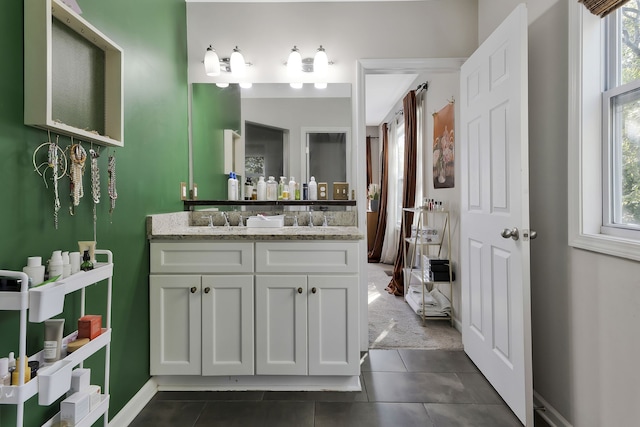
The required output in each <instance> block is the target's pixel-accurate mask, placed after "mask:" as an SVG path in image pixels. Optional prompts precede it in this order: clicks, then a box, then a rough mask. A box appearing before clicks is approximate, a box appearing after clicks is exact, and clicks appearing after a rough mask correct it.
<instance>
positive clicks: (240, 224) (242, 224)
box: [238, 214, 244, 227]
mask: <svg viewBox="0 0 640 427" xmlns="http://www.w3.org/2000/svg"><path fill="white" fill-rule="evenodd" d="M238 227H244V219H243V218H242V214H241V215H240V221H238Z"/></svg>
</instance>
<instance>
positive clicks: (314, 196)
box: [309, 176, 318, 200]
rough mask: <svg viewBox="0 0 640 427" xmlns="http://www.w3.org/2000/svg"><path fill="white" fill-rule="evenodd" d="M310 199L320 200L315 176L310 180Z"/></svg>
mask: <svg viewBox="0 0 640 427" xmlns="http://www.w3.org/2000/svg"><path fill="white" fill-rule="evenodd" d="M309 200H318V184H317V183H316V179H315V177H313V176H312V177H311V179H310V180H309Z"/></svg>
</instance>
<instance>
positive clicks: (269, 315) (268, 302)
mask: <svg viewBox="0 0 640 427" xmlns="http://www.w3.org/2000/svg"><path fill="white" fill-rule="evenodd" d="M255 295H256V374H258V375H307V277H306V276H293V275H292V276H283V275H278V276H267V275H259V276H256V294H255Z"/></svg>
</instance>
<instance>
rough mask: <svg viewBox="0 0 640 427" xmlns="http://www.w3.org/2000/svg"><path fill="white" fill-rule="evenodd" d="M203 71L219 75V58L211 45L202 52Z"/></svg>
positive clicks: (209, 74)
mask: <svg viewBox="0 0 640 427" xmlns="http://www.w3.org/2000/svg"><path fill="white" fill-rule="evenodd" d="M204 72H205V73H206V74H207V76H212V77H213V76H219V75H220V58H218V54H217V53H216V51H215V49H214V48H213V47H211V45H209V47H208V48H207V51H206V52H205V54H204Z"/></svg>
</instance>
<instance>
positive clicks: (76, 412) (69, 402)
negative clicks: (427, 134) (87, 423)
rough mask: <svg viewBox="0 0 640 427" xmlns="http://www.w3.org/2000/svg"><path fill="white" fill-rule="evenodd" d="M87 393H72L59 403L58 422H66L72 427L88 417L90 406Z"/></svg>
mask: <svg viewBox="0 0 640 427" xmlns="http://www.w3.org/2000/svg"><path fill="white" fill-rule="evenodd" d="M89 399H90V397H89V393H82V392H81V393H74V394H72V395H71V396H69V397H67V398H66V399H65V400H63V401H62V402H60V421H67V422H68V423H70V425H72V426H74V425H76V423H78V421H80V420H81V419H83V418H84V417H86V416H87V415H89V408H90V405H91V402H90V400H89Z"/></svg>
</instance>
